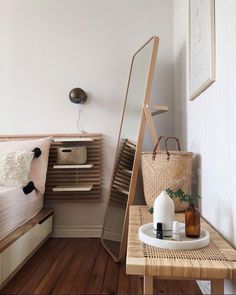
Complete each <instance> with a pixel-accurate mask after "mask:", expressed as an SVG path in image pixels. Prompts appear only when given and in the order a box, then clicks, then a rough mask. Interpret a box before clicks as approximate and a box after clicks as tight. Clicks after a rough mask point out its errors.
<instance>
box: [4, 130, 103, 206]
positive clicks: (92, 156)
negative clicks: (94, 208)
mask: <svg viewBox="0 0 236 295" xmlns="http://www.w3.org/2000/svg"><path fill="white" fill-rule="evenodd" d="M49 136H51V137H52V138H53V139H55V138H56V139H57V141H52V143H51V147H50V153H49V163H48V172H47V181H46V190H45V199H46V200H52V201H57V200H60V201H99V200H100V199H101V186H102V134H100V133H83V134H81V133H80V134H37V135H4V136H0V141H12V140H33V139H37V138H43V137H49ZM70 138H80V139H81V138H91V139H92V141H84V142H82V141H79V142H75V141H72V142H62V141H60V139H63V140H65V139H70ZM78 145H86V147H87V159H88V164H92V165H90V166H91V167H90V166H89V165H88V166H89V168H83V169H78V168H70V169H54V168H53V166H54V165H56V162H57V147H59V146H78ZM76 183H77V184H81V185H82V184H83V185H86V184H92V189H91V190H89V191H60V192H58V191H57V192H55V191H53V188H54V187H57V186H61V185H67V186H68V185H74V184H76Z"/></svg>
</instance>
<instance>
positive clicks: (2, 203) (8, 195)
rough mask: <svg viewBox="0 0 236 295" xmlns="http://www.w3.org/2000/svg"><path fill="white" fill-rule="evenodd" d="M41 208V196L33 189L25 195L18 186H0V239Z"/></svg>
mask: <svg viewBox="0 0 236 295" xmlns="http://www.w3.org/2000/svg"><path fill="white" fill-rule="evenodd" d="M42 208H43V197H42V196H41V194H40V193H39V192H37V191H36V190H33V191H32V192H31V193H30V194H27V195H25V194H24V192H23V190H22V188H20V187H5V186H0V240H2V239H4V238H5V237H6V236H7V235H9V234H10V233H11V232H12V231H14V230H15V229H16V228H17V227H19V226H21V225H22V224H23V223H25V222H27V221H29V220H30V219H31V218H33V217H34V216H35V215H37V214H38V213H39V212H40V211H41V209H42Z"/></svg>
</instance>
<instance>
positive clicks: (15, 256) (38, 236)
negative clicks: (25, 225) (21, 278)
mask: <svg viewBox="0 0 236 295" xmlns="http://www.w3.org/2000/svg"><path fill="white" fill-rule="evenodd" d="M51 231H52V216H50V217H48V218H47V219H46V220H45V221H44V222H43V223H41V224H36V225H35V226H34V227H32V228H31V229H30V230H29V231H28V232H26V233H25V234H24V235H23V236H22V237H20V238H19V239H18V240H16V241H15V242H14V243H13V244H12V245H10V246H9V247H8V248H7V249H6V250H4V251H3V252H2V282H3V281H4V280H5V279H6V278H7V277H8V276H9V275H10V274H11V273H12V272H13V271H14V270H15V269H16V268H17V267H18V266H19V265H20V264H21V263H22V262H23V261H24V259H26V257H27V256H28V255H30V253H31V252H32V251H33V250H34V249H35V247H37V246H38V245H39V243H40V242H41V241H42V240H43V239H44V238H46V236H47V235H48V234H49V233H50V232H51Z"/></svg>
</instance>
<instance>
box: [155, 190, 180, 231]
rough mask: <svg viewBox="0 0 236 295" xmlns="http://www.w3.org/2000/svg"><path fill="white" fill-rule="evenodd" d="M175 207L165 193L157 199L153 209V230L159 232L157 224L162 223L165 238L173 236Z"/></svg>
mask: <svg viewBox="0 0 236 295" xmlns="http://www.w3.org/2000/svg"><path fill="white" fill-rule="evenodd" d="M174 214H175V206H174V202H173V200H172V199H171V198H170V197H169V196H168V194H167V193H166V192H165V191H163V192H161V194H160V195H159V196H158V197H157V198H156V200H155V202H154V208H153V228H154V230H155V231H156V230H157V224H158V223H162V229H163V236H164V237H166V236H171V235H172V226H173V221H174Z"/></svg>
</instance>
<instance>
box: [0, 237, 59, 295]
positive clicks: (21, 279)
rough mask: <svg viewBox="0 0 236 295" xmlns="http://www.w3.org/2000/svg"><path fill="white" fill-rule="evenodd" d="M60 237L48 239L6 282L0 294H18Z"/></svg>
mask: <svg viewBox="0 0 236 295" xmlns="http://www.w3.org/2000/svg"><path fill="white" fill-rule="evenodd" d="M59 240H60V239H48V240H47V241H46V242H45V243H44V244H43V245H42V246H41V247H40V248H39V250H38V251H37V252H36V253H35V254H34V255H33V256H32V257H31V259H30V260H28V261H27V262H26V264H25V265H24V267H23V268H22V269H21V270H20V271H19V272H18V273H17V274H16V275H15V276H14V277H13V278H12V279H11V281H10V282H9V283H8V284H6V286H5V287H4V288H3V289H2V290H1V291H0V294H17V293H18V292H19V290H20V289H21V288H22V287H23V286H24V285H25V283H26V282H27V281H28V280H29V278H30V276H31V275H32V273H33V272H34V271H35V269H36V268H37V267H38V266H39V264H41V263H42V261H43V259H44V258H45V257H46V256H47V253H48V252H49V253H50V252H51V251H53V249H54V248H55V246H56V244H57V243H59Z"/></svg>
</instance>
